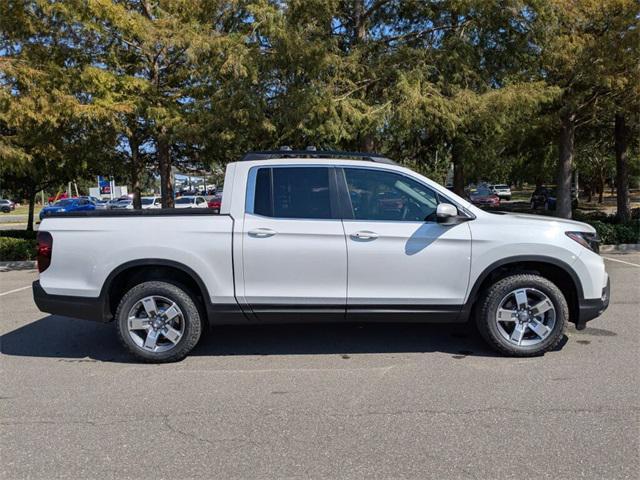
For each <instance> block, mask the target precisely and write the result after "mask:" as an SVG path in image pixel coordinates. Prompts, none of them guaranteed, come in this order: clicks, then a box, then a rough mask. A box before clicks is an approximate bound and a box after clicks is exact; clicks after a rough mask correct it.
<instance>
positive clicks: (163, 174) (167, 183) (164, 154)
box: [157, 127, 174, 208]
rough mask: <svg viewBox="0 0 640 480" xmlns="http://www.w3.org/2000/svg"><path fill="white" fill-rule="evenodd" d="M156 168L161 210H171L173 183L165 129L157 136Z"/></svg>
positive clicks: (172, 204)
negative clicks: (157, 169) (160, 195)
mask: <svg viewBox="0 0 640 480" xmlns="http://www.w3.org/2000/svg"><path fill="white" fill-rule="evenodd" d="M157 145H158V164H159V165H158V166H159V169H160V188H161V189H162V198H161V200H162V208H173V206H174V201H173V181H172V178H171V151H170V148H169V140H168V138H167V135H166V129H165V128H164V127H163V128H162V129H161V133H160V135H158V141H157Z"/></svg>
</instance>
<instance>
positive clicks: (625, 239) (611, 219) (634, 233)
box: [574, 209, 640, 245]
mask: <svg viewBox="0 0 640 480" xmlns="http://www.w3.org/2000/svg"><path fill="white" fill-rule="evenodd" d="M639 213H640V209H636V210H635V211H634V216H633V218H632V219H631V221H629V222H626V223H620V222H619V220H618V218H617V217H616V216H615V215H607V214H606V213H603V212H589V213H581V212H580V211H578V212H576V214H575V215H574V217H575V219H576V220H579V221H581V222H585V223H588V224H590V225H591V226H593V228H595V229H596V231H597V232H598V235H599V236H600V239H601V241H602V243H603V244H613V245H617V244H620V243H640V218H638V214H639Z"/></svg>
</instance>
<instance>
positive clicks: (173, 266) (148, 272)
mask: <svg viewBox="0 0 640 480" xmlns="http://www.w3.org/2000/svg"><path fill="white" fill-rule="evenodd" d="M148 280H165V281H170V282H174V283H179V284H180V285H182V286H183V287H185V288H187V289H188V290H189V291H191V292H192V293H193V294H194V295H195V296H196V297H197V299H196V300H197V301H199V302H200V305H201V306H202V307H204V308H205V312H207V313H208V312H209V309H210V303H211V300H210V296H209V291H208V289H207V287H206V285H205V284H204V282H203V281H202V279H201V278H200V276H199V275H198V274H197V273H196V272H195V271H194V270H193V269H192V268H190V267H188V266H187V265H184V264H182V263H180V262H175V261H172V260H166V259H161V258H146V259H138V260H132V261H130V262H126V263H123V264H122V265H120V266H118V267H116V268H115V269H114V270H113V271H112V272H111V273H110V274H109V275H108V276H107V279H106V280H105V282H104V284H103V286H102V290H101V292H100V298H101V299H102V303H103V306H104V311H105V313H106V314H107V315H110V316H111V318H113V315H114V314H115V311H116V308H117V306H118V302H119V301H120V299H121V298H122V295H123V294H124V292H126V291H127V290H128V289H129V288H131V287H133V286H134V285H137V284H139V283H142V282H144V281H148ZM203 313H204V312H203Z"/></svg>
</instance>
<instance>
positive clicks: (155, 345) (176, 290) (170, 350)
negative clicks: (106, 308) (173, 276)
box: [115, 281, 202, 363]
mask: <svg viewBox="0 0 640 480" xmlns="http://www.w3.org/2000/svg"><path fill="white" fill-rule="evenodd" d="M115 318H116V325H117V330H118V336H119V337H120V341H121V342H122V343H123V344H124V346H125V347H126V348H127V350H129V351H130V352H131V353H133V354H134V355H135V356H136V357H137V358H138V359H140V360H143V361H146V362H155V363H165V362H175V361H178V360H182V359H183V358H184V357H186V356H187V355H188V354H189V352H190V351H191V350H192V349H193V347H195V346H196V344H197V343H198V340H199V339H200V335H201V333H202V322H201V318H200V312H199V310H198V307H197V305H196V303H195V301H194V299H193V298H192V296H191V294H190V293H189V292H188V290H186V289H184V288H182V287H181V286H178V285H174V284H173V283H168V282H161V281H150V282H144V283H140V284H138V285H136V286H135V287H133V288H132V289H131V290H129V291H128V292H127V293H126V294H125V295H124V296H123V297H122V299H121V300H120V304H119V305H118V309H117V310H116V315H115Z"/></svg>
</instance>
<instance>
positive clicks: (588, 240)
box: [565, 232, 600, 253]
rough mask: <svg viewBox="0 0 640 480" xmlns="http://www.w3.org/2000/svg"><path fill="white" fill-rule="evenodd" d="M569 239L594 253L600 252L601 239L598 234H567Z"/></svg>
mask: <svg viewBox="0 0 640 480" xmlns="http://www.w3.org/2000/svg"><path fill="white" fill-rule="evenodd" d="M565 233H566V234H567V237H569V238H570V239H571V240H575V241H576V242H578V243H579V244H580V245H582V246H583V247H584V248H588V249H589V250H591V251H592V252H596V253H599V252H600V237H598V234H597V233H590V232H565Z"/></svg>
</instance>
